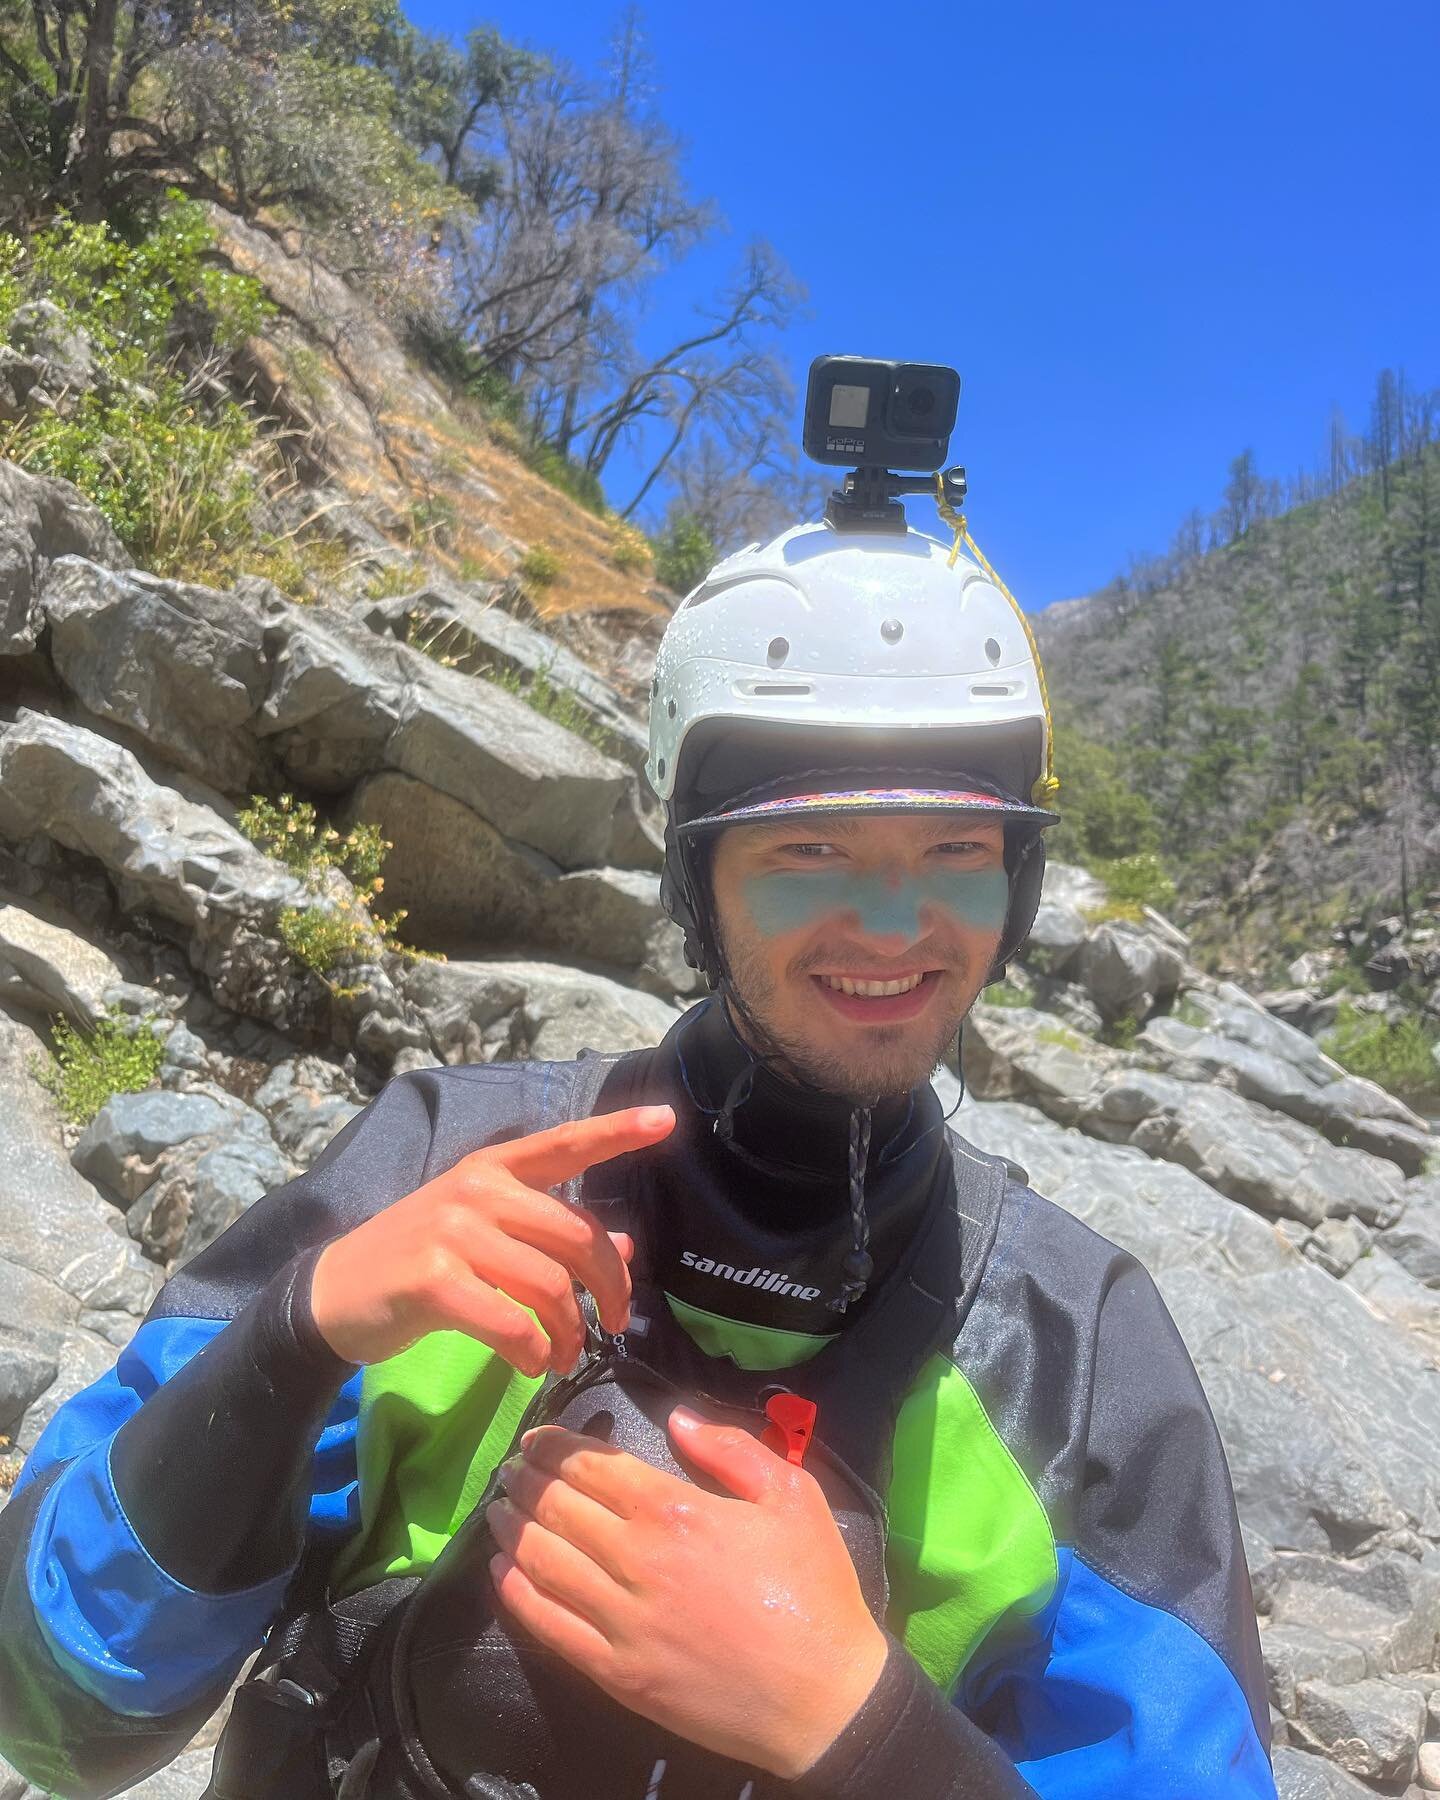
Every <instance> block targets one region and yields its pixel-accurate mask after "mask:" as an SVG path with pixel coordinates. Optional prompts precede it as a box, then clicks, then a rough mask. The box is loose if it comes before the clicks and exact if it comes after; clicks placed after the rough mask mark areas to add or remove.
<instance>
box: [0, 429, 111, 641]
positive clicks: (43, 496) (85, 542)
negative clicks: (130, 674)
mask: <svg viewBox="0 0 1440 1800" xmlns="http://www.w3.org/2000/svg"><path fill="white" fill-rule="evenodd" d="M70 555H74V556H84V557H88V558H89V559H90V561H91V562H94V563H100V564H103V565H104V566H105V567H106V568H111V569H118V568H122V567H123V566H124V564H125V562H126V560H127V559H126V556H125V552H124V549H123V548H122V546H121V543H120V540H119V538H117V537H116V535H115V533H114V532H113V531H112V530H111V529H110V526H109V524H108V523H107V521H106V519H105V516H104V514H103V513H101V511H100V510H99V508H98V507H95V506H92V505H91V503H90V502H89V501H88V500H87V499H85V498H84V496H83V495H82V494H81V493H80V491H79V489H78V488H74V487H72V486H71V485H70V483H69V482H68V481H57V480H55V479H53V478H52V477H51V476H48V475H29V474H27V473H26V472H25V471H24V470H23V469H18V468H16V467H15V465H14V464H13V463H5V462H0V656H16V655H20V654H23V653H24V652H25V651H28V650H33V649H34V648H35V645H36V644H37V642H38V641H39V638H40V633H41V631H42V630H43V629H44V623H45V621H44V618H43V616H42V614H41V612H40V607H39V599H38V588H39V586H40V583H41V581H42V580H43V578H44V575H45V571H46V569H47V568H48V566H49V564H50V563H51V562H52V561H54V559H55V558H57V557H61V556H70Z"/></svg>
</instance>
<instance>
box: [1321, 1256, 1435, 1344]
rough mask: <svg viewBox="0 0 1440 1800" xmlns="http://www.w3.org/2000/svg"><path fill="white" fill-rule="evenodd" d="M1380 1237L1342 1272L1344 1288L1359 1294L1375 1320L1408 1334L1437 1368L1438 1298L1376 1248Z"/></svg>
mask: <svg viewBox="0 0 1440 1800" xmlns="http://www.w3.org/2000/svg"><path fill="white" fill-rule="evenodd" d="M1386 1235H1388V1234H1384V1233H1382V1234H1381V1235H1380V1237H1379V1238H1377V1239H1376V1241H1375V1243H1374V1244H1372V1245H1371V1247H1370V1248H1369V1249H1368V1250H1367V1251H1366V1253H1365V1254H1364V1255H1363V1256H1362V1257H1361V1258H1360V1260H1359V1261H1358V1262H1357V1263H1355V1264H1354V1265H1353V1267H1351V1268H1350V1269H1348V1270H1347V1271H1346V1274H1345V1277H1344V1279H1345V1285H1346V1287H1348V1288H1350V1289H1352V1290H1353V1291H1354V1292H1355V1293H1357V1294H1359V1295H1360V1296H1361V1297H1362V1298H1363V1300H1364V1303H1365V1305H1366V1306H1367V1307H1368V1308H1369V1309H1370V1311H1371V1312H1372V1313H1373V1314H1374V1315H1375V1317H1376V1318H1379V1319H1386V1320H1388V1321H1389V1322H1390V1323H1391V1324H1392V1325H1398V1326H1399V1327H1400V1328H1401V1329H1402V1330H1403V1331H1408V1332H1410V1333H1411V1334H1412V1335H1413V1336H1414V1337H1415V1338H1416V1339H1417V1340H1418V1341H1419V1343H1421V1344H1422V1345H1424V1346H1425V1348H1426V1349H1427V1350H1428V1351H1429V1352H1430V1355H1431V1356H1432V1358H1434V1359H1435V1361H1436V1363H1437V1366H1440V1294H1436V1293H1435V1292H1434V1291H1433V1290H1431V1289H1430V1288H1427V1287H1425V1286H1424V1285H1423V1284H1422V1283H1421V1282H1418V1281H1417V1280H1416V1279H1415V1277H1414V1276H1413V1275H1412V1274H1411V1273H1410V1272H1409V1270H1408V1269H1405V1268H1402V1267H1401V1265H1400V1264H1399V1263H1398V1262H1396V1261H1395V1259H1394V1257H1393V1256H1389V1255H1387V1254H1386V1252H1385V1251H1384V1250H1383V1249H1382V1248H1381V1247H1380V1246H1381V1245H1382V1244H1383V1243H1384V1241H1385V1237H1386Z"/></svg>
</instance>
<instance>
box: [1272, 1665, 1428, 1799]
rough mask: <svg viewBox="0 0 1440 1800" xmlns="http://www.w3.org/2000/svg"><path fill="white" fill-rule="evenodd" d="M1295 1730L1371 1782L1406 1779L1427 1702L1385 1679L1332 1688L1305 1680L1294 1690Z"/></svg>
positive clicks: (1423, 1727)
mask: <svg viewBox="0 0 1440 1800" xmlns="http://www.w3.org/2000/svg"><path fill="white" fill-rule="evenodd" d="M1293 1729H1294V1731H1295V1734H1296V1736H1297V1738H1298V1739H1299V1741H1300V1742H1302V1743H1304V1742H1308V1743H1309V1744H1310V1745H1311V1746H1312V1747H1313V1748H1315V1749H1317V1750H1322V1751H1324V1752H1325V1754H1326V1755H1328V1756H1331V1757H1333V1758H1334V1760H1335V1761H1336V1762H1338V1763H1339V1764H1340V1766H1341V1767H1342V1768H1343V1769H1348V1770H1349V1771H1350V1773H1351V1774H1352V1775H1360V1776H1363V1777H1365V1778H1366V1779H1368V1780H1371V1781H1386V1782H1391V1781H1408V1780H1409V1779H1410V1777H1411V1775H1413V1774H1414V1772H1415V1758H1416V1753H1417V1752H1418V1750H1419V1748H1420V1739H1421V1737H1422V1735H1423V1734H1424V1730H1425V1702H1424V1701H1423V1700H1422V1699H1421V1698H1420V1697H1419V1695H1417V1694H1406V1693H1404V1692H1402V1691H1401V1690H1400V1689H1399V1688H1395V1687H1392V1686H1390V1684H1389V1683H1388V1682H1384V1681H1357V1682H1354V1683H1352V1684H1351V1685H1349V1686H1347V1687H1332V1686H1331V1685H1330V1684H1329V1683H1328V1682H1324V1681H1302V1682H1300V1683H1299V1685H1298V1686H1297V1688H1296V1692H1295V1719H1294V1721H1293Z"/></svg>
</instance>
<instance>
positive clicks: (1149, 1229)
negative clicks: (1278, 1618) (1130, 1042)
mask: <svg viewBox="0 0 1440 1800" xmlns="http://www.w3.org/2000/svg"><path fill="white" fill-rule="evenodd" d="M956 1124H957V1128H958V1129H959V1130H960V1132H961V1133H962V1135H963V1136H965V1137H967V1138H969V1139H970V1140H971V1141H972V1142H974V1143H975V1144H977V1145H978V1146H979V1147H980V1148H981V1149H982V1150H987V1151H990V1152H992V1153H993V1154H996V1155H1001V1156H1006V1157H1010V1158H1012V1159H1013V1160H1014V1161H1016V1162H1018V1163H1019V1164H1020V1165H1021V1166H1022V1167H1024V1168H1026V1169H1028V1170H1029V1172H1030V1180H1031V1183H1032V1185H1033V1186H1034V1187H1035V1188H1036V1189H1037V1190H1038V1191H1039V1192H1040V1193H1042V1194H1046V1195H1048V1196H1049V1197H1050V1198H1051V1199H1053V1200H1055V1201H1057V1202H1058V1203H1059V1204H1060V1205H1062V1206H1064V1207H1066V1208H1067V1209H1068V1210H1070V1211H1072V1212H1074V1213H1076V1214H1077V1215H1078V1216H1079V1217H1080V1218H1082V1219H1084V1220H1085V1222H1086V1223H1087V1224H1089V1225H1092V1226H1094V1228H1095V1229H1096V1230H1097V1231H1100V1232H1102V1233H1104V1235H1105V1236H1107V1237H1109V1238H1111V1239H1112V1240H1113V1241H1115V1242H1116V1243H1119V1244H1121V1245H1123V1246H1124V1247H1125V1248H1126V1249H1128V1250H1131V1251H1133V1252H1134V1254H1135V1255H1136V1256H1137V1257H1139V1258H1140V1260H1141V1261H1142V1262H1143V1263H1145V1265H1146V1266H1147V1267H1148V1268H1149V1269H1151V1270H1152V1271H1153V1272H1154V1274H1155V1276H1156V1279H1157V1281H1158V1282H1159V1285H1160V1288H1161V1291H1162V1293H1163V1294H1164V1296H1165V1299H1166V1302H1167V1303H1168V1305H1169V1307H1170V1310H1171V1312H1172V1314H1173V1315H1174V1317H1175V1321H1176V1324H1177V1325H1178V1326H1179V1328H1180V1331H1181V1334H1182V1336H1183V1337H1184V1339H1185V1341H1186V1343H1187V1345H1188V1346H1189V1349H1190V1353H1191V1355H1192V1357H1193V1358H1194V1359H1195V1364H1196V1367H1197V1369H1198V1370H1199V1372H1200V1377H1201V1380H1202V1381H1203V1382H1204V1384H1205V1389H1206V1393H1207V1396H1208V1398H1209V1401H1210V1405H1211V1408H1212V1410H1213V1412H1214V1414H1215V1417H1216V1422H1217V1424H1218V1425H1219V1428H1220V1433H1221V1436H1222V1438H1223V1440H1224V1443H1225V1448H1226V1454H1227V1457H1228V1459H1229V1464H1230V1472H1231V1476H1232V1479H1233V1481H1234V1485H1235V1492H1236V1499H1237V1502H1238V1505H1239V1509H1240V1517H1241V1521H1242V1524H1243V1525H1244V1526H1245V1527H1246V1528H1247V1530H1248V1532H1249V1534H1250V1535H1249V1536H1248V1537H1247V1543H1259V1544H1264V1545H1275V1544H1278V1545H1282V1546H1285V1547H1287V1548H1290V1549H1294V1548H1295V1547H1297V1546H1298V1547H1303V1548H1306V1549H1312V1550H1314V1551H1316V1552H1323V1553H1326V1554H1328V1553H1330V1552H1331V1550H1332V1549H1333V1547H1335V1546H1336V1545H1340V1546H1352V1545H1356V1544H1360V1543H1362V1542H1364V1541H1365V1540H1366V1539H1367V1538H1371V1537H1374V1536H1375V1535H1376V1534H1377V1533H1381V1532H1387V1531H1394V1530H1398V1529H1400V1528H1402V1527H1405V1526H1406V1525H1407V1524H1408V1525H1411V1526H1413V1527H1414V1528H1415V1529H1418V1530H1419V1531H1421V1532H1423V1533H1426V1534H1433V1535H1440V1470H1437V1467H1436V1459H1435V1456H1434V1450H1433V1445H1434V1442H1435V1441H1437V1440H1440V1392H1437V1389H1440V1383H1437V1382H1436V1380H1435V1376H1434V1357H1433V1356H1432V1354H1431V1353H1430V1352H1429V1351H1428V1350H1427V1349H1426V1347H1425V1346H1424V1345H1423V1344H1421V1343H1420V1342H1418V1341H1416V1340H1415V1339H1414V1338H1413V1337H1412V1336H1411V1335H1410V1334H1407V1333H1403V1332H1397V1331H1396V1330H1395V1329H1394V1327H1393V1325H1391V1324H1390V1323H1388V1322H1387V1321H1386V1320H1385V1319H1384V1318H1383V1316H1382V1315H1380V1314H1379V1313H1378V1312H1375V1311H1372V1310H1371V1309H1370V1308H1369V1305H1368V1303H1367V1302H1366V1301H1365V1300H1362V1299H1361V1297H1360V1296H1359V1295H1358V1294H1357V1293H1354V1292H1352V1291H1351V1288H1350V1285H1349V1281H1348V1280H1347V1282H1345V1283H1341V1282H1337V1281H1335V1280H1333V1279H1332V1278H1331V1277H1330V1276H1328V1275H1326V1274H1324V1273H1322V1272H1321V1270H1320V1269H1318V1268H1317V1267H1315V1266H1314V1265H1313V1264H1311V1263H1309V1262H1307V1261H1305V1260H1303V1259H1302V1258H1301V1257H1299V1256H1298V1255H1297V1254H1296V1253H1295V1252H1294V1251H1293V1250H1291V1249H1290V1248H1289V1247H1288V1246H1287V1245H1286V1244H1285V1243H1284V1241H1283V1240H1282V1238H1281V1237H1280V1236H1279V1235H1278V1234H1277V1233H1276V1232H1275V1231H1274V1230H1272V1229H1271V1228H1270V1227H1269V1226H1268V1225H1267V1224H1266V1223H1265V1222H1264V1221H1263V1220H1262V1219H1261V1218H1260V1217H1259V1216H1258V1215H1256V1214H1254V1213H1250V1212H1248V1211H1247V1210H1246V1209H1244V1208H1243V1207H1239V1206H1235V1205H1233V1204H1231V1203H1230V1202H1229V1201H1227V1200H1225V1199H1224V1198H1222V1197H1221V1196H1220V1195H1219V1194H1217V1193H1216V1192H1215V1190H1214V1189H1213V1188H1211V1187H1209V1186H1208V1185H1207V1184H1206V1183H1204V1182H1203V1181H1200V1180H1199V1179H1198V1178H1197V1177H1196V1176H1194V1175H1192V1174H1190V1173H1189V1172H1188V1171H1186V1170H1184V1169H1182V1168H1180V1167H1179V1166H1178V1165H1176V1164H1172V1163H1162V1162H1155V1161H1152V1160H1150V1159H1148V1158H1146V1157H1144V1156H1143V1154H1142V1153H1141V1152H1139V1151H1137V1150H1134V1149H1131V1148H1129V1147H1128V1146H1121V1145H1111V1144H1105V1143H1101V1142H1098V1141H1096V1140H1095V1139H1093V1138H1089V1137H1085V1136H1083V1135H1082V1134H1081V1133H1079V1132H1078V1131H1073V1130H1068V1131H1067V1130H1062V1129H1060V1128H1059V1127H1058V1126H1056V1125H1054V1124H1052V1123H1050V1122H1049V1121H1047V1120H1045V1119H1044V1118H1041V1117H1039V1116H1038V1115H1037V1114H1036V1113H1035V1112H1034V1111H1032V1110H1030V1109H1029V1108H1026V1107H1021V1106H1016V1105H1012V1104H1008V1103H984V1102H980V1103H976V1102H973V1101H972V1102H967V1104H966V1106H965V1107H964V1108H963V1109H962V1112H961V1114H960V1117H959V1118H958V1120H957V1121H956ZM1371 1260H1372V1258H1371V1257H1365V1258H1362V1260H1361V1262H1360V1263H1359V1264H1357V1265H1356V1267H1357V1269H1363V1268H1365V1267H1366V1266H1367V1265H1368V1264H1369V1262H1370V1261H1371ZM1352 1275H1353V1272H1352ZM1419 1291H1420V1292H1422V1293H1423V1292H1424V1290H1419ZM1404 1560H1405V1561H1406V1562H1407V1563H1409V1567H1410V1569H1411V1570H1412V1571H1413V1570H1415V1569H1416V1567H1417V1565H1415V1564H1414V1563H1413V1562H1411V1561H1410V1559H1408V1558H1406V1559H1404ZM1371 1561H1372V1563H1373V1561H1374V1559H1371ZM1266 1584H1267V1591H1268V1590H1270V1589H1272V1588H1273V1587H1275V1586H1276V1580H1275V1577H1273V1576H1271V1575H1269V1574H1267V1576H1266ZM1329 1604H1330V1603H1329V1602H1328V1601H1326V1600H1325V1599H1324V1597H1323V1596H1322V1597H1321V1600H1320V1602H1319V1604H1318V1608H1317V1610H1316V1611H1315V1613H1314V1614H1313V1616H1309V1615H1307V1616H1306V1617H1305V1618H1303V1619H1299V1620H1298V1621H1297V1622H1299V1623H1302V1624H1313V1625H1314V1626H1315V1628H1317V1629H1320V1630H1331V1629H1334V1630H1336V1633H1337V1635H1340V1636H1343V1637H1347V1638H1349V1637H1351V1636H1352V1634H1351V1633H1350V1632H1349V1631H1347V1630H1343V1629H1340V1628H1338V1627H1332V1625H1331V1624H1330V1622H1329V1621H1330V1617H1331V1614H1330V1612H1329V1610H1327V1609H1328V1607H1329Z"/></svg>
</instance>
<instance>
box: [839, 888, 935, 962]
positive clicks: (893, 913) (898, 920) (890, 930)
mask: <svg viewBox="0 0 1440 1800" xmlns="http://www.w3.org/2000/svg"><path fill="white" fill-rule="evenodd" d="M924 903H925V896H924V894H923V893H922V892H921V889H920V884H919V883H918V882H917V881H915V880H914V879H913V878H912V877H911V876H909V875H908V874H906V873H905V872H904V871H903V870H898V869H892V870H884V871H881V872H879V873H877V874H876V875H874V876H872V877H871V879H870V880H869V881H867V882H866V883H865V891H864V894H863V896H862V897H861V903H860V905H859V906H857V908H856V912H857V913H858V914H859V919H860V930H861V933H862V934H863V935H864V937H865V938H866V939H867V940H868V941H869V942H870V943H872V944H873V945H874V947H875V949H876V950H877V951H880V952H882V953H883V954H884V955H886V956H901V955H903V954H904V952H905V951H906V950H908V949H909V948H910V946H911V945H912V944H917V943H919V941H920V939H921V938H922V937H924V936H925V933H926V927H925V925H924V923H923V922H922V920H921V917H920V914H921V909H922V907H923V906H924Z"/></svg>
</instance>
